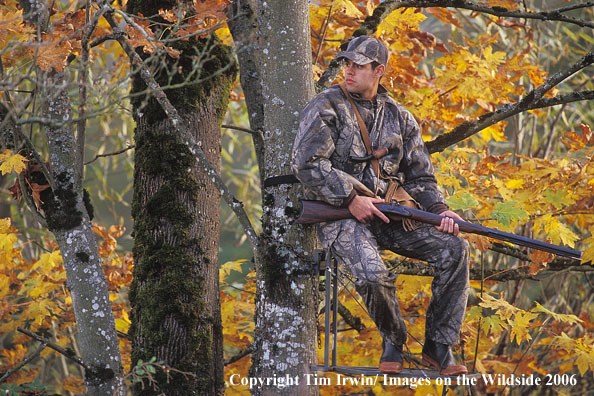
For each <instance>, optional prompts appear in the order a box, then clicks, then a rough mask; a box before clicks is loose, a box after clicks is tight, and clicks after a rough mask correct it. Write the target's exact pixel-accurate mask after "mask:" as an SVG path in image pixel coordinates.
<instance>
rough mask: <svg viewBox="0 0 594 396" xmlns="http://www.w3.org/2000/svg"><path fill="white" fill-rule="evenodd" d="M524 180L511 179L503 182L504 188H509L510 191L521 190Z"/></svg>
mask: <svg viewBox="0 0 594 396" xmlns="http://www.w3.org/2000/svg"><path fill="white" fill-rule="evenodd" d="M524 181H525V180H524V179H511V180H508V181H506V182H505V186H506V187H507V188H511V189H512V190H515V189H518V188H522V186H523V185H524Z"/></svg>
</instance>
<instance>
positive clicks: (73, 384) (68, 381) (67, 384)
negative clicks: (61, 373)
mask: <svg viewBox="0 0 594 396" xmlns="http://www.w3.org/2000/svg"><path fill="white" fill-rule="evenodd" d="M84 383H85V381H83V380H82V379H81V378H75V377H68V378H65V379H64V380H63V381H62V386H63V387H64V389H65V390H67V391H70V392H73V393H76V394H80V393H83V392H84V391H85V387H84Z"/></svg>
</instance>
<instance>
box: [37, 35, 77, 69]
mask: <svg viewBox="0 0 594 396" xmlns="http://www.w3.org/2000/svg"><path fill="white" fill-rule="evenodd" d="M71 52H72V43H71V42H70V40H64V41H62V42H60V41H57V42H54V41H45V38H44V41H43V42H42V43H41V46H40V47H39V49H38V52H37V60H36V63H37V66H39V68H40V69H41V70H44V71H50V70H52V69H54V70H55V71H57V72H61V71H64V67H65V66H66V59H67V58H68V55H70V53H71Z"/></svg>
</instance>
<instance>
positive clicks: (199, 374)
mask: <svg viewBox="0 0 594 396" xmlns="http://www.w3.org/2000/svg"><path fill="white" fill-rule="evenodd" d="M179 4H180V3H176V2H172V1H153V2H144V1H140V0H135V1H130V2H128V11H129V12H131V13H134V14H139V13H141V14H143V15H145V16H154V15H157V13H158V10H159V9H165V10H169V9H173V8H174V7H176V5H179ZM190 7H191V2H190V3H189V5H188V9H190ZM162 22H165V21H162ZM155 33H156V36H157V37H162V34H161V33H160V32H155ZM172 46H173V47H176V48H177V49H179V50H181V51H182V53H181V57H180V58H179V59H172V58H166V60H165V62H155V68H153V69H152V71H153V74H154V76H155V78H156V80H157V82H158V83H159V84H160V85H162V86H167V85H169V84H176V83H179V82H183V81H186V80H187V76H188V74H189V73H190V72H191V71H192V70H193V68H196V67H201V68H202V70H201V72H200V73H199V74H198V75H197V77H195V79H200V81H202V82H198V83H196V81H198V80H192V81H186V83H185V84H182V86H181V87H180V88H176V89H169V90H165V93H166V94H167V98H168V99H169V101H170V102H171V103H172V104H173V105H174V106H175V107H176V109H177V111H178V113H179V115H180V117H181V118H182V119H183V120H184V125H183V126H182V128H183V129H184V130H186V131H188V133H190V134H192V136H193V137H194V138H195V140H196V141H197V142H198V144H199V145H200V146H201V148H202V150H203V151H204V153H205V154H206V156H207V157H208V160H209V161H210V162H211V164H213V165H214V166H215V167H216V168H218V167H219V166H220V165H219V164H220V129H219V126H220V123H221V121H222V117H223V115H224V114H225V111H226V107H227V103H228V98H229V92H230V88H231V83H232V81H233V79H234V73H235V72H234V68H233V67H231V68H229V67H228V66H229V64H230V63H231V62H232V58H231V56H230V50H229V49H228V48H227V47H225V46H223V45H221V44H220V43H219V42H218V41H217V39H216V37H214V36H212V37H209V38H208V39H190V40H189V41H183V42H175V43H174V44H173V45H172ZM201 52H202V53H207V54H209V56H208V57H207V58H208V61H207V62H206V63H200V64H197V63H196V62H194V61H195V59H196V57H197V56H198V54H199V53H201ZM163 64H166V65H167V67H165V68H162V69H160V70H156V67H157V66H160V67H162V66H163ZM224 68H227V69H226V70H228V71H227V72H226V73H220V74H217V75H216V76H212V77H210V76H211V75H212V74H213V73H214V72H220V70H221V69H224ZM194 70H195V69H194ZM145 89H146V86H145V85H144V83H143V82H142V81H141V79H140V78H139V77H136V79H135V80H134V82H133V91H134V92H141V91H143V90H145ZM133 105H134V115H135V119H136V130H135V143H136V150H135V158H134V160H135V168H134V197H133V207H132V215H133V217H134V248H133V253H134V259H135V267H134V280H133V283H132V286H131V290H130V302H131V305H132V315H131V320H132V326H131V328H130V334H131V336H132V337H133V350H132V361H133V363H134V362H137V361H138V360H139V359H142V360H143V361H146V360H148V359H150V358H152V357H156V358H157V360H158V361H164V362H165V363H166V364H167V365H168V366H170V367H172V368H174V369H175V370H179V371H181V372H184V373H189V374H190V375H184V374H180V373H179V372H177V371H173V370H172V371H170V372H169V375H170V378H169V379H168V378H167V375H166V374H165V373H158V375H157V381H158V384H157V389H144V390H142V389H140V387H138V388H137V389H135V393H136V394H138V395H143V396H145V395H152V394H154V395H157V394H165V395H168V396H170V395H180V396H181V395H183V396H187V395H219V394H222V392H223V386H224V380H223V349H222V348H223V343H222V327H221V314H220V302H219V287H218V238H219V210H220V197H219V192H218V191H217V189H216V188H215V187H214V185H213V183H212V182H211V181H210V180H209V179H208V178H207V176H206V175H205V174H204V173H202V172H200V171H198V170H197V169H196V166H195V163H196V162H195V160H194V158H193V156H192V153H191V152H190V151H189V149H188V146H187V144H186V143H187V142H185V141H184V140H183V139H182V137H181V136H180V135H179V134H178V133H176V132H175V131H176V129H177V128H175V127H174V126H173V125H171V122H170V121H169V120H168V119H167V117H166V115H165V113H164V112H163V110H162V109H161V107H160V106H159V104H158V103H157V102H156V101H155V100H154V99H152V98H151V97H150V96H144V95H141V96H139V97H138V98H137V99H136V100H135V101H134V103H133Z"/></svg>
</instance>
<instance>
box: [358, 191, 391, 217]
mask: <svg viewBox="0 0 594 396" xmlns="http://www.w3.org/2000/svg"><path fill="white" fill-rule="evenodd" d="M383 202H385V201H384V200H383V199H381V198H371V197H364V196H361V195H357V196H355V198H354V199H353V200H352V201H351V203H350V204H349V211H350V212H351V214H352V215H353V217H355V219H357V220H359V221H360V222H361V223H367V222H368V221H371V220H373V218H374V216H377V217H379V218H380V219H382V220H383V221H384V222H386V223H389V222H390V219H388V218H387V217H386V215H385V214H383V213H382V212H381V211H380V210H379V209H378V208H376V207H375V205H374V204H376V203H383Z"/></svg>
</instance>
